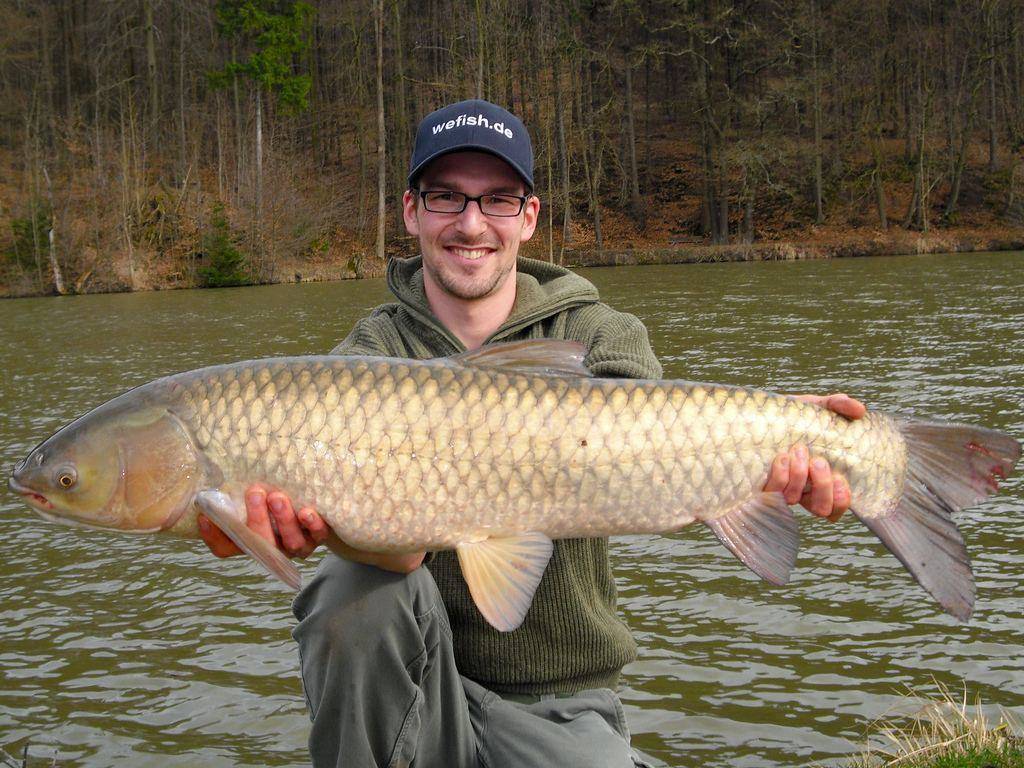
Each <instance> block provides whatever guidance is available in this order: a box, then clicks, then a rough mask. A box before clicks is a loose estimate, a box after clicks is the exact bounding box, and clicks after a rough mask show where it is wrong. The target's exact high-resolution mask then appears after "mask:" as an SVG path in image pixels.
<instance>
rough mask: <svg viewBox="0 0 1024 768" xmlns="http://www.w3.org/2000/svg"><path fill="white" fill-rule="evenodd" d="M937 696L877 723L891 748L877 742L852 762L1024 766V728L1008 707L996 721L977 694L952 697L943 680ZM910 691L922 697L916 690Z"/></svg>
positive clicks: (911, 766) (859, 765) (918, 767)
mask: <svg viewBox="0 0 1024 768" xmlns="http://www.w3.org/2000/svg"><path fill="white" fill-rule="evenodd" d="M938 688H939V694H938V696H937V697H936V698H931V699H929V700H926V701H925V703H924V705H923V706H922V707H921V708H920V709H919V710H918V712H917V713H916V714H914V715H912V716H910V718H909V721H908V719H907V718H906V717H903V718H885V719H882V720H879V721H877V722H876V723H875V729H874V730H875V732H876V733H877V734H879V735H881V736H882V737H884V738H885V739H886V740H887V741H888V742H889V745H888V746H887V748H880V747H875V748H871V749H869V750H867V751H866V752H864V753H863V754H861V755H858V756H857V757H855V758H853V759H852V760H851V761H850V762H849V763H848V765H849V766H850V768H879V766H885V768H890V767H891V768H1024V729H1022V727H1021V723H1019V722H1017V721H1016V720H1015V719H1014V718H1013V717H1012V716H1011V715H1010V713H1008V712H1005V711H1003V710H1002V709H1000V710H999V718H998V722H992V721H991V720H990V719H988V718H987V717H986V715H985V712H984V709H983V707H982V703H981V700H980V698H979V697H975V699H974V703H973V704H970V705H969V704H968V698H967V689H966V686H965V687H964V691H963V695H962V696H958V697H954V695H953V694H952V692H951V691H950V690H949V688H947V687H946V686H944V685H942V684H941V683H939V684H938ZM908 697H910V698H914V699H920V698H921V697H920V696H918V695H916V694H915V693H914V692H913V691H910V692H909V693H908Z"/></svg>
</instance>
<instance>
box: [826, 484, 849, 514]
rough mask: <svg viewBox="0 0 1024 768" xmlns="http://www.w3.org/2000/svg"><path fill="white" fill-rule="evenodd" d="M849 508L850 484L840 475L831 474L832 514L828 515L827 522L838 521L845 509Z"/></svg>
mask: <svg viewBox="0 0 1024 768" xmlns="http://www.w3.org/2000/svg"><path fill="white" fill-rule="evenodd" d="M849 508H850V484H849V483H847V482H846V478H845V477H843V476H842V475H836V474H833V475H832V514H830V515H829V516H828V519H829V522H832V523H836V522H838V521H839V518H841V517H842V516H843V515H844V514H846V510H848V509H849Z"/></svg>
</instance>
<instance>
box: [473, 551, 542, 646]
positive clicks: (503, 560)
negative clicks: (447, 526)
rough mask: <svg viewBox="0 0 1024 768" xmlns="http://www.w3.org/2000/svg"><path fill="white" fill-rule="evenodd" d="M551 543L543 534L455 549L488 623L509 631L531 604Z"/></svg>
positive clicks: (478, 606)
mask: <svg viewBox="0 0 1024 768" xmlns="http://www.w3.org/2000/svg"><path fill="white" fill-rule="evenodd" d="M553 550H554V545H553V544H552V543H551V539H549V538H548V537H547V536H545V535H544V534H543V533H526V534H523V535H521V536H510V537H506V538H489V539H483V540H481V541H473V542H467V543H464V544H459V545H458V546H457V547H456V551H457V552H458V555H459V565H461V566H462V576H463V578H465V580H466V584H467V585H469V593H470V594H471V595H472V596H473V602H474V603H476V607H477V609H478V610H479V611H480V613H481V614H483V617H484V618H485V619H487V623H488V624H490V625H491V626H492V627H494V628H495V629H497V630H499V631H500V632H511V631H512V630H513V629H515V628H516V627H518V626H519V625H520V624H522V623H523V619H524V618H526V612H527V611H528V610H530V605H531V604H532V603H533V593H534V592H536V591H537V585H538V584H540V579H541V576H543V575H544V569H545V568H547V565H548V560H550V559H551V552H552V551H553Z"/></svg>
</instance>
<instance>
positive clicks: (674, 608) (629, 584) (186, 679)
mask: <svg viewBox="0 0 1024 768" xmlns="http://www.w3.org/2000/svg"><path fill="white" fill-rule="evenodd" d="M583 274H584V275H585V276H586V277H588V278H589V279H591V280H593V281H594V282H595V283H596V284H597V285H598V286H599V288H600V289H601V292H602V295H603V297H604V298H605V299H606V300H607V301H608V302H609V303H611V304H613V305H614V306H616V307H618V308H621V309H624V310H627V311H630V312H633V313H635V314H636V315H638V316H639V317H640V318H642V319H643V320H644V321H645V322H646V323H647V325H648V327H649V329H650V331H651V338H652V341H653V344H654V348H655V351H656V352H657V353H658V355H659V357H660V358H661V360H662V361H663V363H664V365H665V372H666V375H667V376H670V377H677V378H688V379H695V380H702V381H712V382H721V383H731V384H740V385H748V386H758V387H764V388H769V389H775V390H777V391H782V392H821V393H824V392H831V391H839V390H842V391H846V392H849V393H851V394H854V395H856V396H858V397H860V398H862V399H863V400H865V401H866V402H867V403H869V404H870V405H871V406H874V407H878V408H881V409H887V410H893V411H899V412H904V413H915V414H919V415H929V416H937V417H941V418H945V419H951V420H963V421H970V422H976V423H980V424H984V425H987V426H990V427H994V428H998V429H1002V430H1004V431H1007V432H1009V433H1010V434H1012V435H1014V436H1015V437H1017V438H1018V439H1021V438H1024V254H1021V253H1000V254H975V255H957V256H934V255H932V256H920V257H918V256H908V257H896V258H871V259H848V260H836V261H817V262H777V263H756V264H713V265H679V266H665V267H635V268H630V267H620V268H614V269H604V270H600V269H597V270H584V271H583ZM387 297H388V295H387V290H386V288H385V286H384V284H383V282H382V281H359V282H345V283H331V284H305V285H281V286H270V287H260V288H240V289H222V290H210V291H181V292H168V293H148V294H135V295H131V294H125V295H106V296H82V297H62V298H44V299H19V300H11V301H4V302H0V341H2V344H0V365H2V368H3V370H4V375H3V377H2V378H0V467H3V474H4V475H5V476H6V474H7V472H8V471H9V467H10V466H11V464H13V463H14V462H15V461H16V460H18V459H20V458H21V457H22V456H24V455H25V453H26V452H27V451H28V450H29V449H31V448H32V446H33V445H35V444H36V443H37V442H38V441H39V440H41V439H42V438H44V437H46V436H47V435H49V434H50V433H52V432H53V431H55V430H56V429H57V428H58V427H60V426H61V425H62V424H64V423H66V422H67V421H69V420H70V419H72V418H73V417H75V416H77V415H79V414H80V413H82V412H83V411H85V410H86V409H88V408H89V407H91V406H93V405H96V404H98V403H100V402H102V401H104V400H106V399H108V398H109V397H111V396H113V395H115V394H117V393H119V392H121V391H123V390H124V389H126V388H127V387H130V386H133V385H136V384H140V383H143V382H145V381H148V380H150V379H152V378H155V377H157V376H160V375H163V374H167V373H172V372H176V371H180V370H186V369H189V368H196V367H200V366H203V365H209V364H213V363H219V362H228V361H232V360H239V359H245V358H251V357H263V356H270V355H297V354H307V353H322V352H325V351H327V350H329V349H330V348H331V347H332V346H333V345H334V344H335V343H336V342H337V341H338V340H339V339H340V338H342V337H343V336H344V335H345V333H346V332H347V329H348V328H349V327H350V326H351V324H352V323H353V321H354V320H355V319H357V318H358V317H360V316H362V315H363V314H365V313H366V312H367V311H368V310H369V309H370V308H372V307H373V306H375V305H376V304H378V303H380V302H382V301H385V300H387ZM801 518H802V525H801V534H802V549H801V554H800V559H799V562H798V565H797V568H796V570H795V571H794V574H793V578H792V581H791V583H790V584H789V585H788V586H786V587H783V588H775V587H769V586H767V585H765V584H763V583H761V582H759V581H758V580H757V579H756V578H755V577H754V576H753V575H752V574H750V573H749V572H748V571H746V570H745V569H744V568H743V567H742V566H741V565H740V564H739V563H737V562H736V561H735V560H734V559H733V558H732V557H731V556H729V555H728V553H727V552H726V551H725V550H724V548H722V547H721V545H719V544H718V543H717V542H716V541H715V540H714V537H713V536H712V535H711V534H710V533H709V532H707V531H705V530H703V529H701V530H698V527H696V526H694V527H690V528H689V529H687V530H685V531H684V532H682V533H681V534H679V535H674V536H670V537H647V536H644V537H626V538H622V539H616V540H615V544H614V561H615V566H616V573H617V575H618V580H619V586H620V594H621V606H622V610H623V612H624V613H625V615H626V617H627V619H628V622H629V624H630V626H631V627H632V628H633V630H634V632H635V634H636V637H637V639H638V641H639V643H640V646H641V648H640V659H639V661H637V662H636V663H635V664H633V665H631V666H629V667H627V669H626V672H625V676H624V680H623V687H622V691H621V693H622V697H623V700H624V701H625V703H626V706H627V715H628V717H629V720H630V724H631V726H632V729H633V731H634V743H635V744H637V745H638V746H639V747H640V748H641V749H642V750H644V751H645V752H646V753H648V754H649V755H651V756H653V757H655V758H658V759H659V760H662V761H664V762H665V763H667V764H669V765H674V766H722V767H723V768H724V767H725V766H729V767H730V768H736V767H739V768H743V767H747V766H749V767H751V768H753V767H754V766H795V765H813V764H815V763H818V764H821V763H824V764H829V765H835V764H838V763H840V762H841V758H842V756H844V755H846V754H848V753H850V752H852V751H856V750H857V749H858V748H860V747H861V746H862V745H863V744H864V741H865V733H866V732H867V731H868V729H869V728H870V725H871V723H872V721H874V720H876V719H877V718H879V717H884V716H888V715H892V714H893V713H894V712H905V711H907V709H908V706H910V705H909V703H908V702H907V701H906V700H905V699H904V694H905V693H906V692H907V691H908V690H912V691H914V692H916V693H918V694H921V695H928V694H931V693H934V692H935V690H936V687H937V685H940V684H942V685H947V686H950V687H951V688H952V689H954V691H960V690H961V689H962V686H963V685H964V684H966V686H967V690H968V692H969V696H971V697H973V696H974V695H975V694H979V695H980V696H981V697H982V699H983V700H985V701H987V702H990V703H992V704H993V705H996V704H998V705H1001V706H1002V707H1004V708H1005V709H1007V710H1009V711H1010V712H1011V713H1013V714H1016V715H1017V716H1018V717H1021V716H1024V653H1022V652H1021V645H1020V643H1021V638H1022V636H1024V588H1022V586H1021V578H1022V576H1024V483H1022V482H1021V480H1020V479H1019V478H1013V479H1011V480H1010V481H1009V482H1008V483H1006V485H1005V486H1004V491H1003V492H1002V493H1001V494H1000V495H999V496H998V497H997V498H995V499H992V500H989V501H988V502H986V503H985V504H983V505H981V506H979V507H976V508H974V509H972V510H970V511H968V512H966V513H962V514H961V515H960V516H959V517H958V521H959V524H960V527H961V530H962V531H963V532H964V536H965V538H966V540H967V543H968V547H969V549H970V551H971V552H972V554H973V563H974V571H975V576H976V579H977V583H978V600H977V606H976V609H975V613H974V617H973V618H972V619H971V621H970V622H969V623H967V624H958V623H957V622H956V621H955V620H954V619H952V618H951V617H949V616H947V615H945V614H943V613H942V612H941V610H940V609H939V608H938V607H937V606H936V605H935V604H934V603H933V602H932V601H931V599H930V598H929V597H928V596H927V595H926V594H925V593H924V592H923V590H921V589H920V588H919V587H918V586H917V585H916V584H915V583H914V581H913V580H912V579H911V577H910V576H909V575H908V574H907V573H906V572H905V571H904V570H903V568H902V566H900V564H899V563H898V562H897V561H896V559H895V558H894V557H892V556H891V555H890V554H888V552H887V551H885V550H884V549H883V548H882V547H881V545H880V544H878V543H877V541H876V540H875V539H874V537H873V536H872V535H871V534H870V533H869V532H868V531H867V530H866V529H864V528H863V527H862V526H860V524H859V523H857V521H856V520H855V519H854V518H853V516H852V515H848V516H847V517H846V518H844V519H843V521H841V522H840V523H838V524H835V525H832V524H828V523H824V522H821V521H818V520H812V519H810V518H809V516H807V515H801ZM0 534H2V535H0V674H2V683H0V747H2V748H3V749H4V750H6V752H7V753H9V754H11V755H17V756H19V757H20V755H21V753H22V750H23V748H24V747H25V745H26V744H27V745H29V752H28V754H29V758H30V760H29V764H30V765H33V764H39V765H43V764H45V765H49V764H50V759H51V758H53V756H54V755H56V757H57V761H58V764H59V765H61V766H74V765H88V766H107V765H110V766H120V765H124V766H161V767H163V766H194V765H203V766H208V767H214V766H292V765H295V766H298V765H304V764H307V763H308V760H307V757H306V751H305V741H306V736H307V732H308V719H307V715H306V711H305V707H304V703H303V698H302V692H301V684H300V681H299V675H298V661H297V656H296V652H295V647H294V644H293V642H292V640H291V637H290V635H289V631H290V628H291V625H292V623H293V619H292V616H291V613H290V611H289V597H288V595H287V593H286V592H285V591H284V590H283V589H282V588H279V587H278V586H276V585H275V584H273V583H271V582H270V581H269V580H268V579H266V578H265V577H264V576H263V575H262V572H261V571H260V570H259V569H258V567H256V566H255V565H253V564H252V563H250V562H247V561H246V560H244V559H240V558H236V559H234V560H229V561H221V560H217V559H216V558H214V557H212V556H211V555H209V553H208V552H207V551H206V549H205V547H203V546H202V545H200V544H196V543H187V542H174V541H161V540H158V539H156V538H147V537H139V538H134V537H130V536H126V535H116V534H110V535H107V534H103V533H99V532H92V531H85V530H79V529H72V528H66V527H61V526H56V525H52V524H49V523H46V522H43V521H41V520H39V519H37V518H36V517H35V516H34V515H32V513H31V512H29V510H28V509H27V508H26V507H24V506H23V505H21V504H20V502H19V501H18V500H17V499H16V498H15V497H14V496H13V494H10V493H5V494H3V495H0ZM315 560H316V557H314V558H311V560H310V562H308V563H307V564H306V565H304V566H303V568H304V570H305V571H306V572H307V573H308V572H309V571H310V570H311V569H312V568H313V565H314V562H315ZM911 709H912V707H911ZM991 711H992V712H994V711H995V710H994V708H993V709H992V710H991ZM44 758H45V760H44ZM0 762H2V761H0Z"/></svg>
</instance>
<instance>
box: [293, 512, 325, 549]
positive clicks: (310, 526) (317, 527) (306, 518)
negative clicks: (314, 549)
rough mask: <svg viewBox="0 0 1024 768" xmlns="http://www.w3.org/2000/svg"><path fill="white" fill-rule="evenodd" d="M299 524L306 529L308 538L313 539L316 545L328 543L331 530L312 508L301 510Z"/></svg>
mask: <svg viewBox="0 0 1024 768" xmlns="http://www.w3.org/2000/svg"><path fill="white" fill-rule="evenodd" d="M299 522H300V523H302V527H303V528H305V529H306V536H307V537H308V538H310V539H312V540H313V542H314V544H323V543H324V542H325V541H327V536H328V535H329V534H330V532H331V529H330V528H328V527H327V523H326V522H324V519H323V518H322V517H320V515H318V514H317V513H316V510H314V509H313V508H312V507H303V508H302V509H300V510H299Z"/></svg>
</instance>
